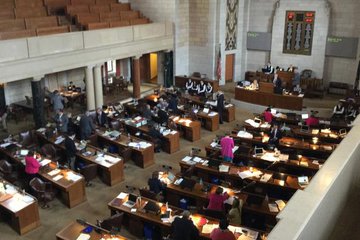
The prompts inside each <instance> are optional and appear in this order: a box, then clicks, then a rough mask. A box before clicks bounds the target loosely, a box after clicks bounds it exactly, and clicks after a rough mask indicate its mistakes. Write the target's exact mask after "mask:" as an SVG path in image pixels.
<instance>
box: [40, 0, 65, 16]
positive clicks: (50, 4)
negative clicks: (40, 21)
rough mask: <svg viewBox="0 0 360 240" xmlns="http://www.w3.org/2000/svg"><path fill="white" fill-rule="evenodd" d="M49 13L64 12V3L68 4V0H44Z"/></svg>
mask: <svg viewBox="0 0 360 240" xmlns="http://www.w3.org/2000/svg"><path fill="white" fill-rule="evenodd" d="M44 4H45V6H46V8H47V11H48V14H49V15H56V14H59V13H62V14H63V13H65V8H66V5H70V0H44Z"/></svg>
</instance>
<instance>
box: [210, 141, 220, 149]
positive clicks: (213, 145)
mask: <svg viewBox="0 0 360 240" xmlns="http://www.w3.org/2000/svg"><path fill="white" fill-rule="evenodd" d="M210 146H211V147H213V148H214V147H220V145H219V144H218V143H217V142H212V143H210Z"/></svg>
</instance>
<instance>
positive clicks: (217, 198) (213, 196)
mask: <svg viewBox="0 0 360 240" xmlns="http://www.w3.org/2000/svg"><path fill="white" fill-rule="evenodd" d="M223 191H224V190H223V188H222V187H217V188H216V190H215V193H210V195H209V205H208V206H207V209H211V210H217V211H224V201H225V200H226V199H228V198H229V195H228V194H227V193H226V192H225V193H224V194H223Z"/></svg>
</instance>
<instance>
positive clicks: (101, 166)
mask: <svg viewBox="0 0 360 240" xmlns="http://www.w3.org/2000/svg"><path fill="white" fill-rule="evenodd" d="M36 136H37V137H38V139H39V140H40V141H43V142H47V143H51V144H53V145H54V146H56V147H58V148H60V149H61V150H62V151H64V152H65V151H66V148H65V144H64V142H61V143H60V144H55V141H56V139H57V138H58V137H59V136H61V135H60V134H57V135H54V136H52V137H51V138H46V137H45V135H44V134H42V133H40V132H38V131H36ZM74 141H75V143H76V144H78V145H80V141H78V140H76V139H75V140H74ZM86 152H88V153H91V155H86V154H83V153H80V152H77V153H76V157H77V158H78V159H81V160H83V161H84V162H85V163H87V164H92V163H95V164H96V165H98V174H99V177H100V178H101V180H102V181H103V182H104V183H106V184H107V185H109V186H113V185H114V184H117V183H119V182H121V181H123V180H124V160H123V159H121V158H120V157H119V156H115V155H114V154H111V153H106V155H109V156H111V157H113V158H116V159H119V161H117V162H115V163H109V162H104V161H96V159H97V155H96V153H97V152H102V150H101V149H99V148H97V147H94V146H91V145H87V146H86Z"/></svg>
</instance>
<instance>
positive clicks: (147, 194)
mask: <svg viewBox="0 0 360 240" xmlns="http://www.w3.org/2000/svg"><path fill="white" fill-rule="evenodd" d="M139 192H140V196H142V197H146V198H149V199H152V200H154V201H159V197H158V195H157V194H156V193H154V192H152V191H150V190H149V189H147V188H146V187H143V188H139Z"/></svg>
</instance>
